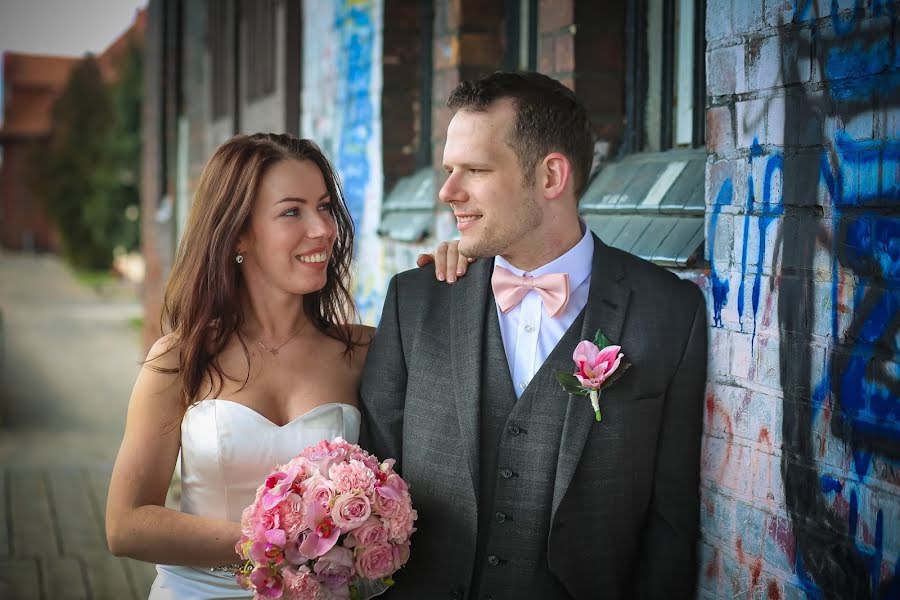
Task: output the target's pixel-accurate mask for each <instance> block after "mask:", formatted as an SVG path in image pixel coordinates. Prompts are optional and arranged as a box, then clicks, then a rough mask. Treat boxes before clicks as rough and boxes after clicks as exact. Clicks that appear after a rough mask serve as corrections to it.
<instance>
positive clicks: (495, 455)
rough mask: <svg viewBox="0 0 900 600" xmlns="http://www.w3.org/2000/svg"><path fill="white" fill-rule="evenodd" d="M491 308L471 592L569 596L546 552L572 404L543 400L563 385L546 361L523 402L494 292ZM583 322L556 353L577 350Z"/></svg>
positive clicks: (551, 598) (550, 598) (545, 599)
mask: <svg viewBox="0 0 900 600" xmlns="http://www.w3.org/2000/svg"><path fill="white" fill-rule="evenodd" d="M486 310H487V311H488V313H487V315H486V317H487V318H486V319H485V332H484V338H483V339H484V349H483V355H482V356H483V358H484V365H483V368H482V371H481V373H482V387H481V390H482V397H481V470H480V474H481V475H480V481H479V484H480V485H479V489H480V498H479V503H478V515H479V517H478V543H477V548H476V558H475V561H476V562H475V570H474V574H473V577H472V588H471V595H470V598H472V599H474V598H478V599H482V598H484V599H486V598H492V599H493V600H500V599H503V598H517V599H528V598H535V599H537V598H541V599H542V600H555V599H560V600H562V599H568V598H569V596H568V594H567V593H566V591H565V589H564V588H563V586H562V585H561V584H560V583H559V581H558V580H557V579H556V577H555V576H554V575H553V574H552V573H550V571H549V570H548V567H547V554H546V552H547V537H548V533H549V527H550V508H551V503H552V498H553V483H554V478H555V476H556V463H557V457H558V454H559V440H560V435H561V432H562V425H563V421H564V418H565V414H566V403H565V402H553V403H552V405H548V403H546V402H544V401H543V400H544V399H545V398H546V397H547V395H548V394H547V391H548V389H547V388H548V386H558V385H559V384H558V383H557V382H556V379H555V377H554V376H553V374H552V373H550V372H549V369H546V368H544V367H543V366H542V367H541V368H540V369H539V370H538V372H537V373H536V374H535V376H534V378H533V379H532V381H531V383H530V384H529V385H528V387H527V388H526V389H525V391H524V393H523V394H522V397H521V398H519V399H518V401H517V400H516V395H515V392H514V391H513V384H512V380H511V378H510V374H509V364H508V362H507V359H506V352H505V350H504V347H503V339H502V336H501V334H500V325H499V322H498V320H497V309H496V307H495V304H494V302H493V298H492V297H489V301H488V302H487V306H486ZM582 320H583V315H580V316H579V317H578V318H577V319H576V320H575V322H574V323H573V324H572V327H570V328H569V330H568V331H567V332H566V333H565V334H564V335H563V337H562V339H561V340H560V343H559V344H558V345H557V347H556V348H555V349H554V350H553V354H556V353H557V352H564V353H569V354H571V352H572V351H573V350H574V349H575V346H576V345H577V343H578V341H579V340H578V339H577V337H578V333H579V332H580V331H581V325H582ZM545 366H546V365H545ZM573 366H574V363H573ZM550 389H551V390H552V389H553V388H552V387H551V388H550Z"/></svg>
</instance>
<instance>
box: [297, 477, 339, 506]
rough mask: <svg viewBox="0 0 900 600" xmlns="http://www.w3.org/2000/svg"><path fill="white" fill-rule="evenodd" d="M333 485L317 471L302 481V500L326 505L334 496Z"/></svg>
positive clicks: (307, 502)
mask: <svg viewBox="0 0 900 600" xmlns="http://www.w3.org/2000/svg"><path fill="white" fill-rule="evenodd" d="M334 495H335V491H334V485H333V484H332V483H331V482H330V481H328V480H327V479H325V478H324V477H322V476H321V475H319V474H318V473H317V474H315V475H313V476H312V477H310V478H309V479H307V480H306V481H304V482H303V502H304V503H306V504H309V503H311V502H318V503H319V504H321V505H322V506H325V507H327V506H328V505H329V504H331V499H332V498H334Z"/></svg>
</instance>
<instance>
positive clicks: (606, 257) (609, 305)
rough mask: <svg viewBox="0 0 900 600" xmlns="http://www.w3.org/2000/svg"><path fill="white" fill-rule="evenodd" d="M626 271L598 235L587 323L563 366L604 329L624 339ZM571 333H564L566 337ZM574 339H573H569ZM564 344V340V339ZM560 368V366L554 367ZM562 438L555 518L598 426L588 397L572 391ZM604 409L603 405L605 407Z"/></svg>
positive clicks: (570, 366) (613, 338) (609, 335)
mask: <svg viewBox="0 0 900 600" xmlns="http://www.w3.org/2000/svg"><path fill="white" fill-rule="evenodd" d="M624 277H625V272H624V269H623V265H622V263H621V262H620V261H619V260H618V257H617V256H616V255H615V253H613V252H612V251H611V250H610V248H609V246H607V245H606V244H604V243H603V242H601V241H600V239H599V238H598V237H597V236H596V235H595V236H594V258H593V265H592V267H591V289H590V292H589V293H588V301H587V305H586V306H585V309H584V322H583V324H582V327H581V337H579V338H578V339H577V340H574V342H573V343H572V345H571V347H570V348H566V349H565V350H566V353H565V354H567V358H568V360H567V361H561V362H562V365H563V366H562V367H560V368H562V369H564V370H573V369H574V363H573V362H572V358H571V357H572V352H573V351H574V350H575V345H576V344H577V343H578V342H579V341H581V340H593V339H594V335H595V334H596V333H597V330H600V331H602V332H603V333H604V335H606V337H607V338H609V339H610V340H611V341H612V342H614V343H618V342H619V341H621V336H622V327H623V326H624V324H625V316H626V312H627V309H628V300H629V296H630V290H629V289H628V288H627V287H626V286H625V285H624V284H623V283H622V280H623V279H624ZM567 337H568V336H563V339H564V340H565V338H567ZM568 341H570V342H572V340H568ZM561 343H562V341H561ZM554 368H556V367H554ZM568 396H569V404H568V407H567V408H566V417H565V422H564V423H563V429H562V437H561V439H560V445H559V458H558V460H557V464H556V481H555V483H554V486H553V507H552V512H551V523H552V522H553V521H552V519H554V518H555V517H556V509H557V508H559V503H560V502H561V501H562V499H563V496H565V493H566V490H568V489H569V484H570V483H571V482H572V476H573V475H574V474H575V468H576V467H577V466H578V461H579V459H580V458H581V452H582V450H583V449H584V444H585V442H586V441H587V438H588V434H589V433H590V431H591V428H592V427H593V426H594V424H595V421H594V415H593V409H591V406H590V401H589V400H588V399H587V398H585V397H584V396H575V395H572V394H569V395H568ZM601 408H602V407H601ZM598 426H600V427H615V426H617V425H616V424H614V423H601V424H599V425H598Z"/></svg>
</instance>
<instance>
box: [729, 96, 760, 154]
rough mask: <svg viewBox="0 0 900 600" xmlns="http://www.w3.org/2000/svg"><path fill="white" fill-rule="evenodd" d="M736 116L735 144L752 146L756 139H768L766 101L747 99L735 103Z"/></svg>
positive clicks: (743, 146)
mask: <svg viewBox="0 0 900 600" xmlns="http://www.w3.org/2000/svg"><path fill="white" fill-rule="evenodd" d="M734 110H735V117H736V119H735V120H736V121H737V122H736V125H735V127H736V131H735V145H736V146H737V147H738V148H744V149H746V148H750V147H751V146H752V145H753V141H754V139H758V140H759V141H760V143H763V142H764V141H765V139H766V102H765V100H747V101H744V102H736V103H735V105H734Z"/></svg>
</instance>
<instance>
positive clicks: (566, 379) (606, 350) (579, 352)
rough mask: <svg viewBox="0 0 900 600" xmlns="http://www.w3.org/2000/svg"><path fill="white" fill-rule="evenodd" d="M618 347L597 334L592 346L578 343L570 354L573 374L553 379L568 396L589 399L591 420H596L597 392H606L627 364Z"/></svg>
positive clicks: (598, 399)
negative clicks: (591, 410)
mask: <svg viewBox="0 0 900 600" xmlns="http://www.w3.org/2000/svg"><path fill="white" fill-rule="evenodd" d="M624 356H625V355H624V354H622V347H621V346H615V345H613V344H611V343H610V341H609V340H608V339H607V338H606V336H605V335H603V334H602V333H600V332H599V331H597V335H595V336H594V342H593V343H591V342H590V341H589V340H582V341H581V342H580V343H579V344H578V345H577V346H576V347H575V353H574V354H572V360H574V361H575V372H574V373H567V372H565V371H557V372H556V379H557V381H559V384H560V385H561V386H562V387H563V389H564V390H565V391H567V392H569V393H570V394H576V395H578V396H589V397H590V399H591V406H593V407H594V416H595V417H596V418H597V420H598V421H599V420H600V390H603V389H606V388H607V387H609V386H610V385H612V384H613V382H615V381H616V380H618V379H619V377H621V376H622V375H623V374H624V373H625V371H626V370H628V367H630V366H631V363H628V362H624V361H623V360H622V358H623V357H624Z"/></svg>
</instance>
